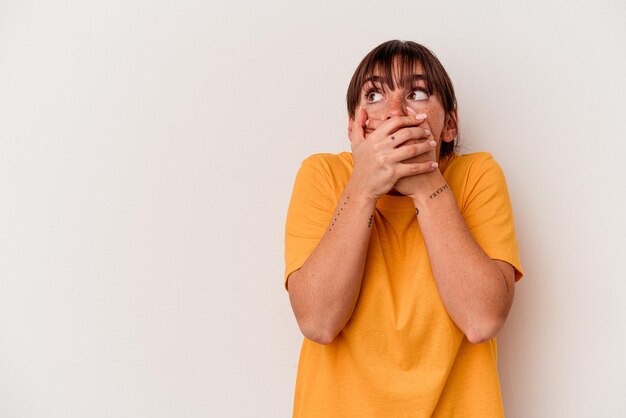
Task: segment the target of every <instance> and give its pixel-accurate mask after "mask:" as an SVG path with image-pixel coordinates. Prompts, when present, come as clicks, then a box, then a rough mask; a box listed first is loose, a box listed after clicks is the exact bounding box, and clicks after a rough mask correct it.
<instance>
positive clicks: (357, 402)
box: [284, 152, 523, 418]
mask: <svg viewBox="0 0 626 418" xmlns="http://www.w3.org/2000/svg"><path fill="white" fill-rule="evenodd" d="M353 167H354V163H353V161H352V154H350V153H347V152H344V153H341V154H316V155H313V156H311V157H309V158H307V159H306V160H304V161H303V163H302V166H301V168H300V170H299V172H298V175H297V177H296V181H295V185H294V189H293V194H292V197H291V203H290V205H289V211H288V214H287V222H286V234H285V259H286V269H285V276H284V280H285V281H284V286H285V288H286V284H287V278H288V276H289V274H291V273H292V272H294V271H295V270H297V269H299V268H300V267H302V265H303V264H304V262H305V261H306V259H307V258H308V257H309V255H310V254H311V253H312V252H313V250H314V249H315V247H316V246H317V243H318V242H319V241H320V239H321V238H322V236H323V235H324V233H325V231H326V229H327V228H328V225H329V223H330V220H331V219H332V217H333V214H334V212H335V208H336V206H337V203H338V202H339V198H340V196H341V194H342V192H343V190H344V188H345V186H346V183H347V182H348V179H349V178H350V175H351V174H352V169H353ZM441 170H442V171H443V173H444V178H445V179H446V181H447V183H448V186H449V187H450V189H451V190H452V192H453V194H454V197H455V199H456V201H457V203H458V206H459V208H460V210H461V213H462V214H463V217H464V219H465V222H466V224H467V226H468V228H469V230H470V231H471V233H472V235H473V237H474V239H475V240H476V241H477V242H478V244H479V245H480V247H481V248H482V249H483V250H484V251H485V252H486V253H487V255H489V256H490V257H491V258H493V259H499V260H503V261H506V262H508V263H509V264H511V265H512V266H513V267H514V268H515V280H516V281H518V280H519V279H520V278H521V277H522V275H523V272H522V267H521V263H520V260H519V256H518V245H517V240H516V237H515V227H514V221H513V212H512V209H511V203H510V199H509V194H508V190H507V186H506V181H505V178H504V175H503V173H502V170H501V168H500V166H499V165H498V164H497V162H496V161H495V160H494V159H493V158H492V156H491V154H489V153H487V152H479V153H474V154H467V155H455V156H454V157H453V158H452V159H451V160H449V161H448V162H447V163H446V164H442V166H441ZM450 257H454V254H450ZM293 416H294V417H297V418H314V417H315V418H317V417H319V418H334V417H346V418H400V417H407V418H409V417H410V418H419V417H431V416H432V417H464V418H472V417H477V418H478V417H479V418H492V417H502V416H504V412H503V407H502V397H501V393H500V384H499V380H498V371H497V362H496V340H495V338H494V339H492V340H490V341H487V342H484V343H481V344H471V343H470V342H469V341H468V340H467V338H465V336H464V335H463V333H462V331H461V330H460V329H459V328H458V327H457V326H456V324H455V323H454V322H453V321H452V320H451V319H450V317H449V316H448V314H447V312H446V310H445V308H444V305H443V303H442V301H441V298H440V297H439V293H438V292H437V288H436V285H435V280H434V277H433V274H432V271H431V268H430V262H429V259H428V253H427V251H426V247H425V244H424V240H423V238H422V235H421V233H420V229H419V225H418V218H417V217H416V216H415V208H414V206H413V202H412V200H411V199H410V198H408V197H406V196H392V195H385V196H383V197H381V198H380V199H379V200H378V202H377V203H376V210H375V213H374V223H373V230H372V232H371V237H370V243H369V247H368V252H367V258H366V264H365V271H364V275H363V282H362V286H361V292H360V296H359V300H358V302H357V305H356V308H355V310H354V312H353V314H352V316H351V318H350V320H349V321H348V323H347V324H346V326H345V327H344V329H343V330H342V331H341V332H340V333H339V335H338V336H337V337H336V339H335V340H334V341H333V342H332V343H331V344H328V345H322V344H317V343H315V342H313V341H310V340H308V339H306V338H305V339H304V341H303V343H302V350H301V353H300V362H299V365H298V374H297V378H296V390H295V399H294V412H293Z"/></svg>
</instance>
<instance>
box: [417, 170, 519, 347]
mask: <svg viewBox="0 0 626 418" xmlns="http://www.w3.org/2000/svg"><path fill="white" fill-rule="evenodd" d="M427 176H429V177H428V180H427V181H426V183H425V184H424V187H423V188H422V190H424V192H422V193H417V194H416V195H415V196H413V202H414V204H415V207H416V208H417V209H418V210H419V214H418V215H417V216H418V222H419V227H420V230H421V233H422V236H423V237H424V241H425V245H426V249H427V251H428V256H429V258H430V264H431V268H432V271H433V275H434V277H435V281H436V284H437V289H438V291H439V294H440V296H441V300H442V302H443V304H444V306H445V307H446V310H447V312H448V314H449V315H450V317H451V318H452V320H453V321H454V322H455V323H456V324H457V326H458V327H459V328H460V329H461V330H462V331H463V332H464V333H465V335H466V336H467V337H468V339H469V340H470V341H472V342H481V341H484V340H486V339H489V338H491V337H492V336H494V335H495V334H496V333H497V331H498V330H499V329H500V328H501V327H502V325H503V324H504V320H505V319H506V316H507V315H508V312H509V309H510V306H511V301H512V294H510V293H509V290H508V288H507V284H506V281H505V278H504V276H503V274H502V272H501V271H500V269H499V268H498V266H497V265H496V263H495V262H494V261H493V260H492V259H491V258H490V257H489V256H488V255H487V254H486V253H485V252H484V251H483V250H482V249H481V248H480V246H479V245H478V244H477V242H476V241H475V240H474V238H473V237H472V235H471V233H470V231H469V229H468V228H467V225H466V224H465V220H464V219H463V215H462V214H461V212H460V210H459V208H458V206H457V203H456V200H455V199H454V195H453V194H452V191H451V190H450V188H449V186H448V185H447V183H446V181H445V179H444V178H443V176H442V175H441V173H440V172H439V171H435V172H433V173H432V174H429V175H427Z"/></svg>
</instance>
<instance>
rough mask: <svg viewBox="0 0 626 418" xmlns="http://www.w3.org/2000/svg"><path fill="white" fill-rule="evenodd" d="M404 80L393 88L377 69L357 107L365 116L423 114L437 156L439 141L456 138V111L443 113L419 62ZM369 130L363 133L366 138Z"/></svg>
mask: <svg viewBox="0 0 626 418" xmlns="http://www.w3.org/2000/svg"><path fill="white" fill-rule="evenodd" d="M406 79H407V80H406V82H405V83H397V84H398V85H397V86H396V88H395V89H391V86H388V85H385V84H383V83H382V81H380V80H382V78H381V77H379V74H378V73H377V72H374V74H373V75H372V77H369V78H368V79H367V81H366V82H365V84H364V85H363V87H362V88H361V94H360V96H359V106H363V108H364V109H365V111H366V112H367V115H368V119H378V120H383V121H384V120H387V119H389V118H392V117H394V116H406V115H410V114H411V112H410V111H409V110H408V109H411V110H413V111H414V112H415V113H426V115H427V117H426V120H425V121H424V122H423V123H422V124H420V126H421V127H423V128H426V129H429V130H430V131H431V132H432V134H433V136H434V139H435V141H437V149H436V155H437V158H439V149H440V147H441V141H446V142H450V141H453V140H454V138H455V137H456V133H457V130H456V127H457V124H456V112H453V113H452V114H446V112H445V110H444V108H443V106H442V104H441V101H440V100H439V97H437V96H436V95H434V94H433V95H431V94H429V88H428V86H427V85H426V79H425V75H424V70H423V68H422V65H421V64H418V65H417V66H416V68H415V70H414V71H413V73H412V74H411V75H410V77H407V78H406ZM353 123H354V120H353V119H352V118H350V120H349V122H348V130H349V131H351V129H352V124H353ZM367 135H368V132H366V137H367Z"/></svg>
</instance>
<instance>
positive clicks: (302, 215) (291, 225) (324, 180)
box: [283, 156, 337, 290]
mask: <svg viewBox="0 0 626 418" xmlns="http://www.w3.org/2000/svg"><path fill="white" fill-rule="evenodd" d="M335 200H336V199H335V195H334V193H333V187H332V181H331V178H330V173H328V171H327V170H326V169H325V167H324V165H323V164H321V161H320V157H318V156H311V157H309V158H307V159H306V160H304V161H303V162H302V164H301V166H300V169H299V170H298V174H297V175H296V180H295V183H294V186H293V192H292V194H291V201H290V202H289V209H288V211H287V221H286V224H285V276H284V283H283V285H284V287H285V290H287V279H288V277H289V275H290V274H291V273H293V272H294V271H296V270H298V269H299V268H300V267H302V265H303V264H304V262H305V261H306V260H307V258H309V256H310V255H311V253H312V252H313V250H314V249H315V247H317V244H318V243H319V241H320V240H321V239H322V237H323V236H324V233H325V232H326V229H327V228H328V225H329V224H330V220H331V219H332V217H333V214H334V212H335V207H336V205H337V203H336V201H335Z"/></svg>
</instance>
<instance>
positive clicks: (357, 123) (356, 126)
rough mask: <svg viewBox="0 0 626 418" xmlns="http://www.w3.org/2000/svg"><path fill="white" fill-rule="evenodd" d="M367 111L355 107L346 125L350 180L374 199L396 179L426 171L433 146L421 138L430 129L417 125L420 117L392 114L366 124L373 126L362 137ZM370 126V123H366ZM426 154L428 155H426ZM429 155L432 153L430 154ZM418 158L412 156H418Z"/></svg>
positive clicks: (428, 167)
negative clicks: (349, 126)
mask: <svg viewBox="0 0 626 418" xmlns="http://www.w3.org/2000/svg"><path fill="white" fill-rule="evenodd" d="M366 119H367V113H366V112H365V110H364V109H359V111H358V112H357V115H356V118H355V120H354V121H353V122H352V127H351V129H350V141H351V146H352V156H353V159H354V171H353V172H352V177H351V178H350V183H352V184H354V185H355V187H356V188H357V190H360V191H363V192H364V193H365V194H366V195H367V196H368V197H370V198H372V199H378V198H379V197H381V196H382V195H384V194H386V193H387V192H389V190H391V189H392V188H393V187H394V185H395V184H396V182H398V180H399V179H401V178H404V177H408V176H415V175H418V174H424V173H429V172H432V171H433V170H435V169H436V168H435V167H432V163H434V162H435V161H436V159H435V158H434V155H435V154H434V151H433V150H434V149H435V147H434V146H432V145H431V144H430V141H424V140H423V139H425V138H429V137H432V135H431V133H430V131H428V130H426V129H424V128H422V127H418V126H417V125H419V124H421V123H422V122H424V118H423V117H420V118H417V117H416V116H394V117H392V118H389V119H387V120H385V121H378V122H374V121H375V120H374V119H372V120H371V121H370V123H369V124H368V125H375V127H374V126H372V127H371V128H373V129H374V130H373V131H372V132H371V133H369V134H368V136H367V140H366V139H365V121H366ZM368 128H370V126H368ZM426 154H428V156H426ZM431 155H432V156H433V157H431ZM418 156H419V158H416V157H418Z"/></svg>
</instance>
